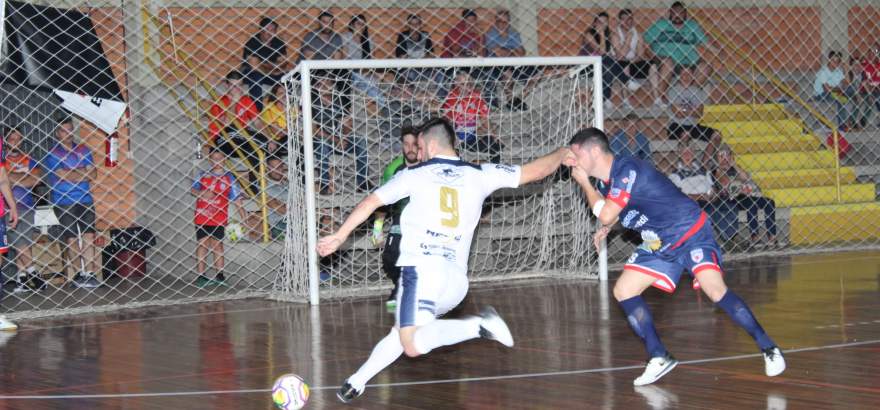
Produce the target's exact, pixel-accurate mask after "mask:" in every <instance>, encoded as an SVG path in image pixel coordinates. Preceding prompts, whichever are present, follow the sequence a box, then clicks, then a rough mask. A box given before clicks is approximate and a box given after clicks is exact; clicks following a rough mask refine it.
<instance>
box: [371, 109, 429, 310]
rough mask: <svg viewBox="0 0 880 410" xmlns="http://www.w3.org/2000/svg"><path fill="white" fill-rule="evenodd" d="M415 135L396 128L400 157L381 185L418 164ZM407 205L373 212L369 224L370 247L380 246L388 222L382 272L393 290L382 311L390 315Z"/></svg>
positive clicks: (411, 130) (405, 128)
mask: <svg viewBox="0 0 880 410" xmlns="http://www.w3.org/2000/svg"><path fill="white" fill-rule="evenodd" d="M416 134H418V131H416V130H415V129H414V128H413V127H412V126H409V125H405V126H403V127H401V128H400V144H401V149H402V150H403V155H399V156H397V157H395V158H394V159H393V160H392V161H391V163H389V164H388V166H387V167H385V172H383V173H382V184H383V185H384V184H385V183H386V182H388V181H390V180H391V178H393V177H394V175H395V174H397V173H398V172H399V171H402V170H404V169H407V168H409V167H411V166H413V165H415V164H417V163H418V162H419V147H418V144H416ZM408 202H409V199H408V198H404V199H401V200H400V201H398V202H397V203H395V204H393V205H388V206H386V207H384V208H382V209H381V210H379V211H377V212H376V219H375V220H374V221H373V233H372V236H371V239H372V240H373V245H378V244H379V243H381V242H382V228H383V226H384V224H385V221H386V220H387V219H388V218H390V219H391V227H390V228H389V229H388V237H387V238H386V239H385V249H384V250H383V251H382V270H384V271H385V274H386V275H388V278H389V279H391V282H393V283H394V289H392V290H391V294H390V295H388V300H387V301H385V307H386V308H387V309H388V312H391V313H394V311H395V309H396V308H397V288H398V286H397V284H398V282H399V280H400V268H399V267H398V266H397V258H398V257H399V256H400V213H401V212H403V208H404V207H406V204H407V203H408Z"/></svg>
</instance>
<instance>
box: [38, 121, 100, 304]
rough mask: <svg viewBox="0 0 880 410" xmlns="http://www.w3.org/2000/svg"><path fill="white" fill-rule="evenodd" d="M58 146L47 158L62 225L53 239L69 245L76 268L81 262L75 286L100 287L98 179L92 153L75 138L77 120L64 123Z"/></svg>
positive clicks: (45, 162) (58, 130) (54, 231)
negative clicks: (95, 196) (93, 182)
mask: <svg viewBox="0 0 880 410" xmlns="http://www.w3.org/2000/svg"><path fill="white" fill-rule="evenodd" d="M55 136H56V137H57V138H58V144H57V145H55V147H53V148H52V149H51V150H50V151H49V152H48V153H47V154H46V157H45V158H44V159H43V166H44V167H45V168H46V176H47V178H46V182H47V184H48V186H49V190H50V192H51V201H52V205H54V208H55V209H54V210H55V216H57V217H58V222H59V224H58V225H55V226H53V227H52V229H51V232H50V234H51V236H52V237H53V238H54V239H55V240H57V241H60V242H62V243H66V244H67V249H68V250H69V251H70V252H68V263H70V265H69V266H70V267H71V269H75V266H76V261H77V259H78V260H79V261H80V265H79V268H80V271H79V272H78V273H76V274H75V275H74V277H73V280H72V284H73V286H75V287H80V288H89V289H91V288H96V287H98V286H100V283H99V282H98V280H97V278H96V277H95V272H96V271H97V251H96V249H95V205H94V199H93V198H92V189H91V182H90V181H91V180H93V179H94V178H95V177H97V170H96V169H95V161H94V159H93V158H92V152H91V151H90V150H89V148H88V147H87V146H85V145H83V144H78V143H77V142H76V140H75V139H74V127H73V121H71V120H70V119H69V118H66V119H63V120H61V122H60V123H59V124H58V128H56V129H55Z"/></svg>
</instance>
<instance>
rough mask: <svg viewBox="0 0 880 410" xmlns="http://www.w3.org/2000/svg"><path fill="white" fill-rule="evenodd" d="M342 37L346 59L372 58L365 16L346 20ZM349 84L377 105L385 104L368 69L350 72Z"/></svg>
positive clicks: (343, 53)
mask: <svg viewBox="0 0 880 410" xmlns="http://www.w3.org/2000/svg"><path fill="white" fill-rule="evenodd" d="M340 36H341V37H342V55H343V56H344V57H345V59H346V60H368V59H371V58H373V43H372V41H370V30H369V28H367V18H366V17H365V16H364V15H363V14H357V15H355V16H354V17H352V18H351V20H350V21H349V22H348V27H347V29H346V30H345V31H344V32H343V33H342V34H341V35H340ZM351 86H352V87H354V88H355V89H357V90H360V91H361V92H363V93H364V94H367V95H368V96H370V98H372V99H373V100H374V101H375V102H376V103H377V104H378V105H379V107H382V106H384V105H385V103H386V101H385V96H384V95H383V94H382V91H381V90H380V89H379V86H378V84H377V81H376V79H375V78H374V76H373V74H372V73H371V72H370V71H368V70H356V71H354V72H352V73H351Z"/></svg>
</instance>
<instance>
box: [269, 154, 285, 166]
mask: <svg viewBox="0 0 880 410" xmlns="http://www.w3.org/2000/svg"><path fill="white" fill-rule="evenodd" d="M272 161H281V162H284V158H281V157H280V156H278V155H277V154H272V155H269V156H267V157H266V164H268V163H270V162H272Z"/></svg>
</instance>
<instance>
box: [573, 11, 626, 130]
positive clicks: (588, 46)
mask: <svg viewBox="0 0 880 410" xmlns="http://www.w3.org/2000/svg"><path fill="white" fill-rule="evenodd" d="M611 51H612V49H611V28H610V27H609V26H608V13H606V12H604V11H603V12H601V13H599V14H597V15H596V17H594V18H593V23H592V24H591V25H590V27H588V28H587V29H586V31H584V34H583V35H582V36H581V49H580V52H579V54H580V55H584V56H599V57H603V58H602V96H603V97H604V98H605V111H608V112H610V111H611V110H613V109H614V104H612V103H611V88H612V87H613V86H614V80H615V79H618V78H621V76H622V74H623V70H622V68H621V67H620V65H619V64H617V62H616V61H614V58H613V54H612V52H611ZM628 108H632V107H628Z"/></svg>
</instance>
